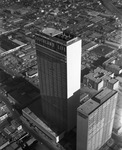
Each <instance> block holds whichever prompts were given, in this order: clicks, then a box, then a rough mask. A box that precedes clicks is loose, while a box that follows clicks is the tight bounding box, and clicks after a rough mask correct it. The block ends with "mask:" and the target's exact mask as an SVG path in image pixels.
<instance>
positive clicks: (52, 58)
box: [36, 28, 81, 131]
mask: <svg viewBox="0 0 122 150" xmlns="http://www.w3.org/2000/svg"><path fill="white" fill-rule="evenodd" d="M36 52H37V62H38V74H39V82H40V93H41V97H42V100H41V103H42V108H41V109H42V114H43V116H44V117H45V119H46V120H48V121H49V123H50V125H51V126H56V127H57V128H58V130H60V131H64V130H67V127H68V126H70V125H68V121H69V120H70V121H69V122H71V120H72V121H73V118H72V117H70V116H71V115H72V111H71V110H72V108H73V109H74V105H73V104H74V103H76V102H75V101H76V100H75V99H70V98H71V97H72V96H73V94H74V92H76V91H78V90H79V89H80V75H81V39H80V38H78V37H75V36H74V35H71V34H69V33H67V32H65V31H64V32H62V31H58V30H55V29H53V28H45V29H44V30H43V31H42V32H38V33H36ZM76 108H77V107H76ZM69 111H70V112H71V113H70V112H69ZM72 124H74V122H73V123H72ZM72 124H71V126H72Z"/></svg>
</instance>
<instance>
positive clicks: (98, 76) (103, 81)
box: [83, 67, 119, 91]
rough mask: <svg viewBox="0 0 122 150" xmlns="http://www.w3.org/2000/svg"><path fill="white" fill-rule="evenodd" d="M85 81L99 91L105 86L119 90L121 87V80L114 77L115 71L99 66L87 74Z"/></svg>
mask: <svg viewBox="0 0 122 150" xmlns="http://www.w3.org/2000/svg"><path fill="white" fill-rule="evenodd" d="M83 83H84V84H85V85H87V86H89V87H90V88H93V89H95V90H97V91H100V90H101V89H102V88H104V87H107V88H109V89H113V90H117V89H118V87H119V81H118V80H117V79H116V78H115V77H114V73H112V72H109V71H106V70H104V69H102V68H99V67H98V68H96V69H95V70H94V71H93V72H90V73H89V74H87V75H85V76H84V77H83Z"/></svg>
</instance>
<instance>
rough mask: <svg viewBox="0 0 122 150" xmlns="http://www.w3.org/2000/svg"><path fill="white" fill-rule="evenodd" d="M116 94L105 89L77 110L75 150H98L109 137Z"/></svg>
mask: <svg viewBox="0 0 122 150" xmlns="http://www.w3.org/2000/svg"><path fill="white" fill-rule="evenodd" d="M117 96H118V93H117V91H115V90H111V89H108V88H105V89H103V90H101V91H100V92H99V93H98V94H96V95H95V96H94V97H93V98H92V99H89V100H88V101H86V102H85V103H84V104H82V105H81V106H79V107H78V109H77V150H98V149H99V148H101V147H102V146H103V145H104V144H105V143H106V142H107V141H108V140H109V139H110V137H111V133H112V128H113V121H114V115H115V108H116V102H117Z"/></svg>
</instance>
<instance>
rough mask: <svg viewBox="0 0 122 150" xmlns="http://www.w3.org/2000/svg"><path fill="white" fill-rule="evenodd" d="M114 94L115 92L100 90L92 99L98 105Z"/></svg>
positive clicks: (106, 89)
mask: <svg viewBox="0 0 122 150" xmlns="http://www.w3.org/2000/svg"><path fill="white" fill-rule="evenodd" d="M116 93H117V91H114V90H111V89H108V88H105V89H103V90H101V91H100V92H99V93H98V94H96V95H95V96H94V97H93V98H92V99H93V100H95V101H96V102H98V103H103V102H105V101H106V100H108V99H109V98H111V97H112V96H113V95H115V94H116Z"/></svg>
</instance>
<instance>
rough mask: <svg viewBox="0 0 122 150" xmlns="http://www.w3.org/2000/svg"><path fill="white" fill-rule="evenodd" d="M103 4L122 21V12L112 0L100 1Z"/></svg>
mask: <svg viewBox="0 0 122 150" xmlns="http://www.w3.org/2000/svg"><path fill="white" fill-rule="evenodd" d="M100 1H101V3H102V4H103V5H104V6H105V7H106V8H107V9H108V10H109V11H111V12H112V14H116V15H117V16H118V17H119V19H120V20H121V21H122V11H120V10H118V9H117V8H116V7H115V6H114V5H113V4H112V2H111V0H100Z"/></svg>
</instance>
